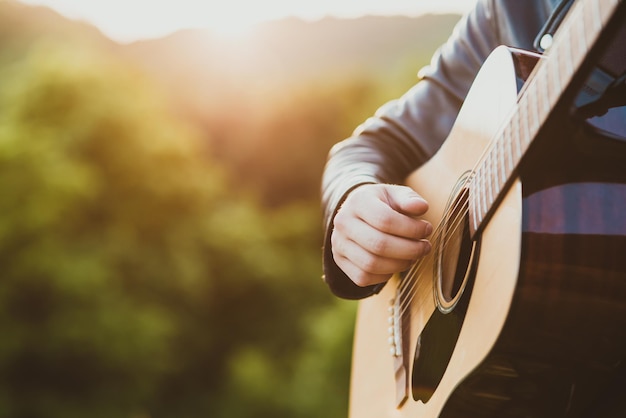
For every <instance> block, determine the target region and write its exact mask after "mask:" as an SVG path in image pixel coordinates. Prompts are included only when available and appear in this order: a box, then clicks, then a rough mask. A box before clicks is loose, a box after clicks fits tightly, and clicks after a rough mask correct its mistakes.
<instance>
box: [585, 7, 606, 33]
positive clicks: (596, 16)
mask: <svg viewBox="0 0 626 418" xmlns="http://www.w3.org/2000/svg"><path fill="white" fill-rule="evenodd" d="M591 3H593V5H592V7H591V8H592V10H591V13H590V14H591V15H592V16H593V23H594V26H593V31H594V33H595V32H596V31H597V29H599V28H601V27H602V18H601V17H600V2H598V1H593V2H591ZM585 4H586V3H583V6H585ZM581 9H582V7H581ZM585 14H587V13H585Z"/></svg>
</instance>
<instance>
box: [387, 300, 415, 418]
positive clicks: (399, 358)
mask: <svg viewBox="0 0 626 418" xmlns="http://www.w3.org/2000/svg"><path fill="white" fill-rule="evenodd" d="M400 302H401V298H400V297H399V296H398V297H396V298H395V299H391V301H390V302H389V308H388V311H389V318H388V321H389V353H390V354H391V355H392V356H393V358H394V369H395V380H396V407H397V408H400V407H401V406H402V405H403V404H404V402H406V400H407V399H408V398H409V389H410V388H409V373H408V362H407V356H405V350H404V348H405V345H404V338H403V330H404V327H405V326H406V325H407V324H403V322H402V319H403V310H402V304H401V303H400Z"/></svg>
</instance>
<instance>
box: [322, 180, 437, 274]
mask: <svg viewBox="0 0 626 418" xmlns="http://www.w3.org/2000/svg"><path fill="white" fill-rule="evenodd" d="M427 210H428V203H426V201H425V200H424V199H423V198H422V197H420V196H419V195H418V194H417V193H416V192H415V191H413V189H411V188H410V187H406V186H397V185H389V184H366V185H362V186H359V187H357V188H356V189H354V190H353V191H352V192H350V194H349V195H348V197H347V198H346V200H345V201H344V203H343V205H341V208H340V209H339V211H338V212H337V214H336V215H335V219H334V229H333V231H332V235H331V246H332V253H333V258H334V260H335V263H337V266H339V268H341V270H342V271H343V272H344V273H345V274H346V275H347V276H348V277H349V278H350V279H351V280H352V281H353V282H354V283H355V284H357V285H358V286H368V285H372V284H377V283H383V282H385V281H387V280H389V278H390V277H391V276H392V275H393V274H394V273H397V272H400V271H403V270H406V269H407V268H409V267H410V266H411V264H413V263H414V262H415V261H416V260H417V259H419V258H420V257H423V256H424V255H425V254H427V253H428V252H429V251H430V249H431V246H430V243H429V242H428V240H426V237H428V235H430V233H431V232H432V225H431V224H430V223H429V222H427V221H425V220H421V219H419V217H420V216H422V215H423V214H424V213H426V211H427Z"/></svg>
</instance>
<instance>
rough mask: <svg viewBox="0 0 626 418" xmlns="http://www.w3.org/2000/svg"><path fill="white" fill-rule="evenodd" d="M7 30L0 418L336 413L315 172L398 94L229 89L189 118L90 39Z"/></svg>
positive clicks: (341, 371) (385, 90)
mask: <svg viewBox="0 0 626 418" xmlns="http://www.w3.org/2000/svg"><path fill="white" fill-rule="evenodd" d="M9 4H11V3H9ZM3 10H4V9H3ZM15 16H19V14H14V15H9V17H10V19H8V21H13V22H14V24H13V26H11V27H12V28H13V29H10V30H9V29H7V28H9V27H8V26H6V27H5V29H7V30H8V31H9V34H8V35H7V37H5V38H3V39H2V42H0V44H2V43H3V42H4V44H3V45H4V46H5V48H4V49H3V50H2V53H1V54H0V272H1V273H0V274H1V280H0V332H1V333H2V338H1V339H0V418H75V417H76V418H78V417H85V416H89V417H94V418H98V417H103V418H104V417H107V418H110V417H125V418H126V417H127V418H148V417H153V418H159V417H163V418H174V417H175V418H196V417H203V418H205V417H211V418H220V417H224V418H238V417H247V418H255V417H259V418H260V417H268V416H283V417H293V418H314V417H315V418H319V417H325V418H334V417H337V418H339V417H344V416H346V413H347V404H348V390H349V370H350V352H351V341H352V326H353V320H354V314H355V308H356V304H355V303H354V302H349V301H342V300H338V299H336V298H334V297H333V296H332V295H330V293H329V292H328V290H327V288H326V286H325V285H324V284H322V282H321V280H320V276H321V254H320V246H321V242H322V236H321V233H322V228H321V219H320V210H319V196H318V194H319V182H320V176H321V173H322V168H323V165H324V161H325V158H326V154H327V152H328V149H329V148H330V146H331V145H332V144H333V143H334V142H336V141H337V140H340V139H342V138H343V137H346V136H347V135H349V133H350V131H351V130H352V129H353V128H354V127H355V126H356V125H357V124H358V123H360V122H361V121H362V120H363V119H364V118H365V117H367V116H368V115H369V114H371V113H372V112H373V111H374V109H375V108H376V107H377V106H378V105H379V104H380V103H381V102H383V101H384V100H387V99H389V98H392V97H395V96H397V95H398V94H399V93H401V92H402V90H404V89H405V88H406V87H407V86H408V85H410V84H411V83H412V82H413V79H412V78H407V79H403V80H396V81H392V82H391V83H382V82H380V81H378V80H372V79H370V78H368V77H358V76H357V77H352V78H350V79H335V80H331V79H325V80H324V79H319V80H316V81H315V82H310V83H308V84H302V85H298V86H294V85H290V86H289V88H285V89H279V90H277V91H273V93H272V94H271V95H268V94H267V90H254V89H237V90H236V91H233V92H232V93H231V95H230V96H224V95H223V92H220V94H219V95H217V96H215V97H208V99H207V98H206V97H203V99H207V100H206V101H205V102H204V103H209V104H212V105H211V106H208V107H207V111H206V112H205V113H203V114H202V115H201V117H197V115H194V116H193V117H189V115H188V114H186V109H185V107H184V104H182V103H180V102H179V101H178V100H175V99H173V97H175V96H176V95H175V94H173V92H172V91H169V90H168V89H167V88H166V87H164V85H166V84H167V83H163V82H162V80H160V81H159V80H157V79H155V78H152V77H153V76H154V75H149V74H148V73H147V72H146V71H145V68H141V67H140V66H137V65H136V63H132V64H131V61H129V60H128V59H126V58H123V57H122V56H121V55H120V54H119V51H117V49H116V48H113V47H104V46H103V45H107V44H106V43H103V42H102V40H101V39H99V38H97V37H95V38H97V39H98V40H97V41H94V40H93V39H92V38H94V35H93V33H92V32H89V34H90V36H88V37H85V38H83V39H80V37H78V38H77V37H75V36H72V34H73V33H75V32H72V31H69V30H68V31H65V30H64V31H61V32H59V33H61V35H62V36H57V37H50V36H39V35H38V33H39V32H37V31H43V29H41V25H33V26H32V28H31V29H32V30H31V31H30V32H29V33H31V37H30V38H28V37H23V38H20V39H17V38H14V37H13V38H10V39H11V42H7V39H9V35H11V33H10V32H11V31H15V30H18V29H16V28H22V27H26V26H24V25H21V24H17V23H15V22H16V18H15ZM0 17H2V16H1V14H0ZM11 19H12V20H11ZM5 20H7V19H5ZM41 21H42V22H43V21H44V20H43V19H42V20H41ZM55 24H57V25H58V26H59V27H64V26H63V24H62V22H57V23H55ZM33 28H35V29H36V30H35V29H33ZM68 34H69V35H68ZM11 36H12V35H11ZM9 46H10V47H9ZM410 68H411V70H410V71H409V72H410V73H411V74H414V70H415V64H414V63H411V65H410ZM187 87H189V86H187Z"/></svg>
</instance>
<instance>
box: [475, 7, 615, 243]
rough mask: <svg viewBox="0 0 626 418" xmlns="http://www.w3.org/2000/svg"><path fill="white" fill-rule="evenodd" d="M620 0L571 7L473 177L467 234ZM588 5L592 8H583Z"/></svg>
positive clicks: (485, 212) (484, 214)
mask: <svg viewBox="0 0 626 418" xmlns="http://www.w3.org/2000/svg"><path fill="white" fill-rule="evenodd" d="M620 1H622V0H587V1H580V2H576V3H575V4H574V5H573V6H572V10H571V11H570V13H568V16H567V17H566V19H565V20H564V21H563V23H562V24H561V28H560V29H559V31H558V32H557V35H556V37H555V39H554V44H553V45H552V47H551V48H550V49H549V50H548V51H547V52H546V54H545V56H546V58H543V59H541V60H539V62H538V63H537V66H536V68H535V71H534V72H533V74H534V75H533V76H532V78H530V79H529V80H528V81H527V84H526V85H525V86H524V89H523V90H522V94H521V97H520V98H519V100H518V103H517V109H516V112H515V113H514V114H513V115H512V117H511V118H510V119H509V121H508V123H507V124H506V125H505V126H504V128H503V129H502V131H501V132H500V135H499V136H498V137H497V138H496V139H495V142H492V144H491V146H490V148H489V149H488V150H487V152H486V154H485V155H484V157H483V159H482V161H481V163H480V165H479V166H478V167H477V168H476V169H475V172H474V173H473V177H472V179H471V181H472V187H471V190H472V192H473V193H472V195H471V196H470V198H471V200H472V201H471V202H470V208H471V210H472V215H471V218H470V219H471V220H472V227H473V231H472V232H477V231H478V229H479V228H480V225H481V223H482V222H483V220H484V219H485V218H486V217H487V215H488V213H489V211H490V210H491V206H492V205H493V204H494V202H495V201H496V200H497V199H498V196H499V195H500V193H501V192H502V190H503V188H504V186H505V185H506V184H507V181H508V179H509V177H510V176H511V175H512V174H513V173H514V172H515V169H516V167H517V165H518V164H519V162H520V160H521V159H522V157H523V155H524V153H525V152H526V151H527V150H528V148H529V147H530V144H531V143H532V141H533V140H534V138H535V136H536V135H537V133H538V132H539V130H540V129H541V127H542V125H543V124H544V123H545V121H546V120H547V119H548V115H549V114H550V112H551V111H552V110H553V108H554V106H555V105H556V104H557V103H558V102H559V99H560V97H561V95H562V93H563V90H564V89H565V88H566V87H567V86H568V85H569V84H570V83H571V82H572V79H573V77H574V74H575V73H576V71H577V70H578V67H579V66H580V65H581V63H582V62H583V61H584V59H585V56H586V55H587V52H588V48H590V47H591V45H593V44H594V43H595V39H596V37H597V36H598V35H599V31H600V29H601V28H602V26H603V25H604V23H605V22H604V21H605V20H607V19H609V18H610V16H611V14H612V13H613V11H614V10H613V9H615V7H618V6H617V5H618V4H619V2H620ZM590 2H591V3H592V4H588V3H590ZM600 2H601V3H600Z"/></svg>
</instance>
